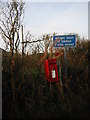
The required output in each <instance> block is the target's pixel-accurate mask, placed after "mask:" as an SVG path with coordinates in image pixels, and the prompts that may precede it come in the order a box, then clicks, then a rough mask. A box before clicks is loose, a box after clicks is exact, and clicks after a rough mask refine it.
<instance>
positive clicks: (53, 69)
mask: <svg viewBox="0 0 90 120" xmlns="http://www.w3.org/2000/svg"><path fill="white" fill-rule="evenodd" d="M49 75H50V82H57V81H58V70H57V64H52V65H50V67H49Z"/></svg>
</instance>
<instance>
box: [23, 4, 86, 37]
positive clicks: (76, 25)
mask: <svg viewBox="0 0 90 120" xmlns="http://www.w3.org/2000/svg"><path fill="white" fill-rule="evenodd" d="M24 26H25V29H26V30H30V31H31V33H32V34H35V35H40V34H45V33H54V32H57V33H59V34H67V33H78V34H79V35H80V36H81V37H85V38H87V37H88V3H87V2H31V3H30V2H29V3H28V4H26V11H25V18H24Z"/></svg>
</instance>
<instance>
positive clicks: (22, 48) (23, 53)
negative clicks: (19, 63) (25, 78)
mask: <svg viewBox="0 0 90 120" xmlns="http://www.w3.org/2000/svg"><path fill="white" fill-rule="evenodd" d="M22 55H24V40H23V25H22Z"/></svg>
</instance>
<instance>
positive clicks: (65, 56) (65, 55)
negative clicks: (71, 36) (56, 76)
mask: <svg viewBox="0 0 90 120" xmlns="http://www.w3.org/2000/svg"><path fill="white" fill-rule="evenodd" d="M64 58H65V76H66V79H67V47H66V46H65V53H64Z"/></svg>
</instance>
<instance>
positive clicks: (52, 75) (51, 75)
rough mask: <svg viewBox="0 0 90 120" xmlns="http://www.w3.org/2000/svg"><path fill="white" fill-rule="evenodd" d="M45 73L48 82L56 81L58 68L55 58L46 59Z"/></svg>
mask: <svg viewBox="0 0 90 120" xmlns="http://www.w3.org/2000/svg"><path fill="white" fill-rule="evenodd" d="M44 65H45V75H46V79H47V80H48V81H49V82H58V81H59V79H58V69H57V63H56V59H48V60H45V62H44Z"/></svg>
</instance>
